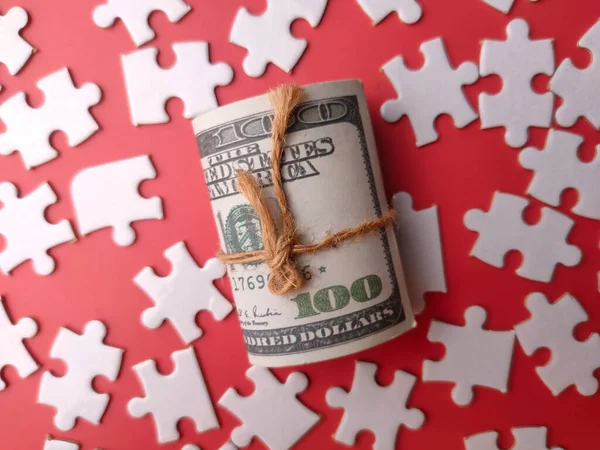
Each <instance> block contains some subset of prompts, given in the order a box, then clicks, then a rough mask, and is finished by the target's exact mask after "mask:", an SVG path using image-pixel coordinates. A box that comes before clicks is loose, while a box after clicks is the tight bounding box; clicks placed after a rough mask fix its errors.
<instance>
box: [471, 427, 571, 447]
mask: <svg viewBox="0 0 600 450" xmlns="http://www.w3.org/2000/svg"><path fill="white" fill-rule="evenodd" d="M547 432H548V429H547V428H546V427H518V428H513V429H512V434H513V436H514V438H515V444H514V445H513V446H512V447H511V448H510V450H563V449H562V448H559V447H552V448H549V447H547V446H546V442H547V440H546V434H547ZM497 443H498V432H496V431H486V432H483V433H478V434H474V435H472V436H469V437H468V438H466V439H465V450H500V449H499V448H498V445H497Z"/></svg>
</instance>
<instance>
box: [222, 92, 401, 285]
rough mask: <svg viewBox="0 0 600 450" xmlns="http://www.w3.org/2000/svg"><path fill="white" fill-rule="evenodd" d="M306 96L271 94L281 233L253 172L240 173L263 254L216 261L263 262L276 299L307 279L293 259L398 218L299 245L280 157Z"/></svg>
mask: <svg viewBox="0 0 600 450" xmlns="http://www.w3.org/2000/svg"><path fill="white" fill-rule="evenodd" d="M303 94H304V92H303V90H302V88H301V87H299V86H297V85H295V84H285V85H282V86H279V87H278V88H277V89H275V90H272V91H270V92H269V102H270V103H271V106H272V107H273V113H274V118H273V130H272V142H273V149H272V151H271V156H270V158H271V167H272V170H273V191H274V193H275V198H276V199H277V205H278V207H279V211H280V212H281V221H282V224H281V233H279V234H278V232H277V229H276V227H275V222H274V220H273V216H272V215H271V212H270V211H269V208H268V206H267V203H266V201H265V199H264V198H263V196H262V187H261V186H260V184H259V183H258V181H257V180H256V178H254V176H253V175H252V174H251V173H250V172H248V171H245V170H240V171H238V173H237V190H238V192H239V193H240V194H242V195H243V196H244V197H245V198H246V199H247V200H248V202H250V204H251V205H252V206H253V207H254V209H255V210H256V212H257V214H258V217H259V218H260V222H261V231H262V237H263V247H264V250H255V251H249V252H240V253H223V252H222V251H221V250H219V252H218V254H217V257H218V258H219V259H220V260H221V261H222V262H224V263H225V264H246V263H252V262H258V261H264V262H265V263H266V264H267V266H268V267H269V269H271V276H270V278H269V284H268V286H269V291H271V293H272V294H274V295H284V294H287V293H288V292H290V291H291V290H293V289H298V288H299V287H301V286H302V283H303V282H304V277H303V276H302V273H301V272H300V270H299V269H298V266H297V265H296V263H295V261H294V258H293V257H294V255H302V254H305V253H315V252H317V251H319V250H322V249H325V248H331V247H335V246H337V245H338V244H341V243H343V242H347V241H350V240H353V239H356V238H358V237H360V236H364V235H366V234H369V233H373V232H376V231H378V230H380V229H381V228H382V227H386V226H388V225H390V224H391V223H392V222H393V221H394V219H395V216H396V212H395V211H394V210H393V209H392V210H390V211H388V213H387V214H385V215H383V216H381V217H378V218H376V219H373V220H369V221H366V222H364V223H362V224H360V225H358V226H357V227H353V228H344V229H342V230H340V231H338V232H336V233H334V234H331V235H329V236H327V237H325V238H324V239H323V240H322V241H321V242H318V243H316V244H301V243H299V242H298V236H297V234H296V222H295V220H294V216H293V214H292V212H291V211H290V208H289V205H288V201H287V197H286V195H285V192H284V190H283V179H282V177H281V160H282V158H281V157H282V155H283V150H284V148H285V132H286V129H287V125H288V120H289V117H290V115H291V113H292V111H293V110H294V108H295V107H296V106H297V105H298V103H299V102H300V99H301V98H302V95H303Z"/></svg>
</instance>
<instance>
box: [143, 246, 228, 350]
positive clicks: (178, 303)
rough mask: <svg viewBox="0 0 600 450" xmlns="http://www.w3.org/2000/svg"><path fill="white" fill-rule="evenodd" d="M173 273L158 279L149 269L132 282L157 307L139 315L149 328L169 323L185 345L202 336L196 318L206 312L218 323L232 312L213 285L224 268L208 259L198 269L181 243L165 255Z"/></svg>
mask: <svg viewBox="0 0 600 450" xmlns="http://www.w3.org/2000/svg"><path fill="white" fill-rule="evenodd" d="M165 257H166V258H167V259H168V260H169V261H171V265H172V267H173V270H172V271H171V274H170V275H169V276H167V277H159V276H157V275H156V274H155V273H154V271H153V270H152V269H151V268H150V267H145V268H144V269H143V270H142V271H141V272H140V273H139V274H138V275H137V276H136V277H135V278H134V282H135V284H137V285H138V287H139V288H140V289H142V290H143V291H144V292H145V293H146V294H147V295H148V296H149V297H150V298H151V299H152V301H153V302H154V303H155V304H156V306H154V307H152V308H149V309H147V310H146V311H144V314H143V315H142V322H143V323H144V325H145V326H147V327H148V328H158V327H159V326H160V325H161V324H162V323H163V321H165V320H169V321H171V323H172V324H173V326H174V327H175V329H176V330H177V332H178V333H179V335H180V336H181V339H183V341H184V342H185V343H186V344H189V343H191V342H192V341H195V340H196V339H198V338H199V337H200V336H202V329H200V327H199V326H198V325H197V324H196V315H197V314H198V312H200V311H202V310H209V311H211V312H212V313H213V316H214V318H215V319H217V320H223V319H224V318H225V317H226V316H227V315H228V314H229V313H230V312H231V310H232V309H233V306H232V305H231V303H230V302H228V301H227V300H226V299H225V297H223V295H221V293H220V292H219V290H218V289H217V288H216V287H215V286H214V284H213V282H214V281H215V280H218V279H219V278H222V277H223V276H224V275H225V273H226V268H225V266H224V265H223V264H222V263H221V262H220V261H219V260H218V259H217V258H211V259H209V260H208V261H207V262H206V265H205V266H204V267H198V265H197V264H196V261H194V259H193V258H192V256H191V255H190V253H189V252H188V250H187V248H186V246H185V244H184V243H183V242H178V243H177V244H175V245H173V246H172V247H170V248H168V249H167V250H166V251H165Z"/></svg>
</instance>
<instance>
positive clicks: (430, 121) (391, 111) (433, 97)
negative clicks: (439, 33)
mask: <svg viewBox="0 0 600 450" xmlns="http://www.w3.org/2000/svg"><path fill="white" fill-rule="evenodd" d="M420 49H421V53H423V55H424V56H425V64H424V65H423V67H422V68H421V69H419V70H409V69H407V68H406V66H405V65H404V59H403V58H402V57H401V56H396V57H394V58H392V59H391V60H390V61H388V62H387V63H385V64H384V66H383V72H384V73H385V75H386V76H387V77H388V78H389V80H390V82H391V83H392V85H393V86H394V89H395V90H396V92H397V93H398V98H397V99H394V100H388V101H386V102H385V103H384V104H383V105H382V106H381V116H382V117H383V119H384V120H385V121H386V122H396V121H397V120H399V119H400V118H401V117H402V116H404V115H407V116H408V117H409V119H410V123H411V125H412V127H413V130H414V132H415V136H416V139H417V146H418V147H421V146H423V145H425V144H429V143H431V142H434V141H437V140H438V138H439V135H438V133H437V131H436V129H435V119H436V118H437V117H438V116H439V115H440V114H449V115H451V116H452V118H453V119H454V125H455V126H456V127H458V128H463V127H465V126H467V125H468V124H469V123H471V122H473V121H474V120H475V119H476V118H477V113H475V111H473V108H471V105H469V102H468V101H467V99H466V98H465V96H464V94H463V92H462V86H463V85H465V84H472V83H474V82H475V81H477V79H478V78H479V72H478V70H477V65H476V64H474V63H472V62H464V63H462V64H461V65H460V66H459V67H458V69H453V68H452V66H450V62H449V61H448V56H447V55H446V49H445V48H444V43H443V41H442V39H441V38H436V39H432V40H430V41H427V42H424V43H422V44H421V47H420Z"/></svg>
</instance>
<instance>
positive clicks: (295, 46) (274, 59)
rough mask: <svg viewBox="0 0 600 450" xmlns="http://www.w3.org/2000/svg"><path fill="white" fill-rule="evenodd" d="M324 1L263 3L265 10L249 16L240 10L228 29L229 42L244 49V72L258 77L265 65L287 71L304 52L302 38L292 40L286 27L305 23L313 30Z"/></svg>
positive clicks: (286, 0) (323, 10) (325, 2)
mask: <svg viewBox="0 0 600 450" xmlns="http://www.w3.org/2000/svg"><path fill="white" fill-rule="evenodd" d="M326 6H327V0H267V9H266V11H265V12H264V13H263V14H262V15H260V16H253V15H252V14H250V13H249V12H248V10H247V9H246V8H241V9H240V10H239V11H238V13H237V15H236V16H235V20H234V22H233V27H232V28H231V34H230V35H229V42H231V43H233V44H235V45H239V46H240V47H244V48H245V49H246V50H248V56H246V58H245V59H244V63H243V67H244V72H246V74H247V75H249V76H251V77H259V76H261V75H262V74H263V73H264V72H265V70H266V68H267V64H268V63H273V64H275V65H276V66H277V67H279V68H280V69H282V70H285V71H286V72H291V70H292V69H293V68H294V66H295V65H296V63H297V62H298V61H299V60H300V57H301V56H302V54H303V53H304V50H305V49H306V45H307V44H306V41H305V40H304V39H298V38H295V37H294V36H293V35H292V33H291V32H290V26H291V24H292V22H293V21H294V20H296V19H304V20H306V21H307V22H308V23H309V24H310V26H312V27H313V28H315V27H316V26H317V25H319V22H320V21H321V17H323V13H324V12H325V8H326Z"/></svg>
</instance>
